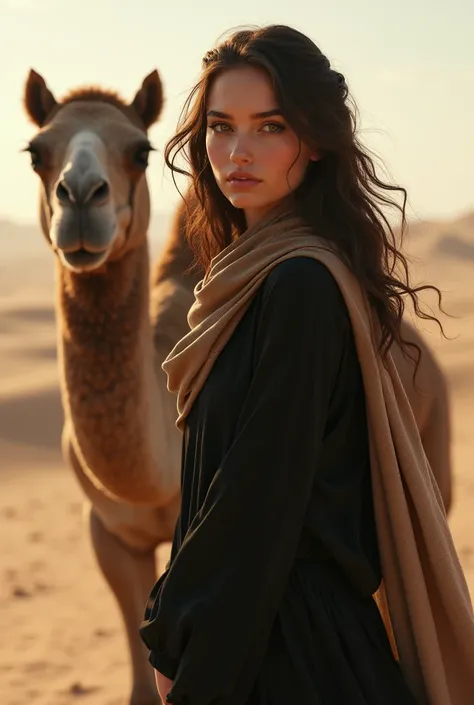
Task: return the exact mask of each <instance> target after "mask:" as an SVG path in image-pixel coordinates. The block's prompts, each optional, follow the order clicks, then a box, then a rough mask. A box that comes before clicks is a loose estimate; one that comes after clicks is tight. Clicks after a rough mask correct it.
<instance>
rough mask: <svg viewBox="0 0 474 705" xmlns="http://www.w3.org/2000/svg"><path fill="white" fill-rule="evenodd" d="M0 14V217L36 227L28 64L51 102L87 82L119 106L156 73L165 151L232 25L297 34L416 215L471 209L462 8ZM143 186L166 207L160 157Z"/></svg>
mask: <svg viewBox="0 0 474 705" xmlns="http://www.w3.org/2000/svg"><path fill="white" fill-rule="evenodd" d="M0 8H1V23H0V39H1V41H0V52H1V58H2V66H3V69H2V74H1V77H0V85H1V95H2V109H3V116H2V130H1V134H0V163H1V168H2V186H3V187H2V189H1V191H0V218H9V219H12V220H15V221H20V222H23V221H26V222H31V221H34V220H35V219H36V213H37V190H38V189H37V187H38V184H37V179H36V177H35V175H34V174H33V173H32V172H30V168H29V160H28V155H25V154H21V153H20V150H21V148H22V147H23V146H24V145H25V143H26V141H27V140H28V139H29V137H30V136H31V135H32V134H33V131H34V128H33V126H32V125H31V124H30V123H29V122H28V121H27V119H26V117H25V116H24V113H23V109H22V92H23V86H24V82H25V80H26V77H27V75H28V71H29V69H30V67H31V68H34V69H35V70H36V71H38V72H39V73H41V74H42V75H43V77H44V78H45V79H46V82H47V83H48V86H49V87H50V89H51V90H52V91H53V93H54V94H55V96H56V97H57V98H59V97H60V96H61V95H62V94H63V93H64V92H66V91H68V90H69V89H70V88H72V87H75V86H77V85H80V84H88V83H97V84H100V85H102V86H104V87H110V88H114V89H117V90H118V91H119V92H120V93H121V94H122V95H123V96H124V97H125V98H126V99H127V100H130V99H131V98H132V97H133V95H134V93H135V91H136V90H137V89H138V87H139V86H140V83H141V81H142V79H143V78H144V77H145V75H146V74H147V73H149V72H150V71H151V70H153V69H154V68H157V69H158V70H159V72H160V74H161V77H162V80H163V83H164V88H165V96H166V105H165V109H164V111H163V114H162V118H161V120H160V122H159V124H158V125H157V126H155V127H153V128H152V130H151V132H150V136H151V140H152V142H153V144H154V145H155V147H156V148H158V149H159V150H162V148H163V145H164V143H165V140H166V139H167V138H168V137H169V136H170V135H171V134H172V133H173V130H174V128H175V125H176V121H177V118H178V114H179V111H180V108H181V106H182V104H183V101H184V98H185V97H186V94H187V92H188V90H189V89H190V88H191V86H192V84H193V82H194V81H195V79H196V77H197V75H198V72H199V68H200V61H201V57H202V56H203V54H204V53H205V52H206V51H207V50H208V49H209V48H210V47H211V46H212V45H213V44H214V43H215V41H216V40H217V38H218V37H219V36H220V35H221V34H222V33H224V32H226V30H228V29H230V28H234V27H236V26H241V25H249V24H258V25H260V24H266V23H285V24H291V25H293V26H295V27H296V28H298V29H300V30H302V31H304V32H305V33H306V34H308V35H309V36H310V37H311V38H312V39H313V40H314V41H315V42H316V43H317V44H318V45H319V46H320V48H321V49H322V50H323V51H324V52H325V53H326V54H327V55H328V57H329V59H330V60H331V62H332V64H333V66H334V67H335V68H337V69H338V70H340V71H342V72H343V73H344V75H345V76H346V79H347V82H348V85H349V88H350V90H351V92H352V94H353V96H354V97H355V99H356V101H357V103H358V105H359V109H360V113H361V118H362V128H363V134H364V139H365V140H366V142H367V144H368V145H369V146H370V147H372V148H374V149H375V150H376V151H377V153H379V154H380V155H381V156H382V157H383V159H384V161H385V163H386V164H387V167H388V169H389V172H390V174H391V175H392V176H393V178H394V179H397V180H398V181H399V182H401V184H402V185H404V186H405V187H406V188H407V189H408V191H409V197H410V202H411V205H412V206H413V208H414V209H415V212H416V215H417V216H419V217H450V216H452V215H454V214H456V213H459V212H464V211H467V210H469V209H472V208H473V207H474V195H473V185H472V170H471V164H472V162H473V161H474V140H473V138H472V134H471V133H472V113H473V109H474V98H473V92H472V84H473V78H474V43H473V42H472V36H471V35H472V26H473V21H474V4H472V3H471V2H470V0H454V1H452V2H449V3H446V2H440V1H439V0H438V1H436V0H435V2H428V0H414V1H409V0H399V2H398V3H392V4H388V3H375V2H373V0H372V1H370V0H359V2H357V3H354V2H351V1H350V0H339V2H337V3H308V2H305V1H304V0H296V1H293V2H289V3H288V2H282V1H281V0H275V1H273V2H270V1H269V0H261V2H260V3H258V4H256V3H255V2H251V1H250V0H241V2H239V3H217V2H210V1H209V0H203V1H202V2H199V3H198V2H191V0H182V1H181V2H174V3H173V2H168V3H160V2H151V0H134V2H126V3H123V4H122V5H121V4H120V3H117V2H116V1H115V0H114V1H113V2H112V0H95V1H92V0H82V2H74V3H68V2H64V1H63V2H59V1H58V0H42V1H40V0H0ZM149 178H150V186H151V193H152V199H153V209H154V210H170V209H171V208H172V207H173V204H174V203H176V201H177V198H178V195H177V193H176V191H175V188H174V186H173V184H172V182H171V179H170V176H169V174H166V173H165V174H164V169H163V161H162V152H161V151H159V152H158V153H155V154H153V155H152V160H151V166H150V169H149Z"/></svg>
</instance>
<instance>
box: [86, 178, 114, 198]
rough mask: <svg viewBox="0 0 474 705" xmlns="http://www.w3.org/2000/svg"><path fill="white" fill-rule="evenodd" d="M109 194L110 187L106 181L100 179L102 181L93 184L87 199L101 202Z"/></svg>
mask: <svg viewBox="0 0 474 705" xmlns="http://www.w3.org/2000/svg"><path fill="white" fill-rule="evenodd" d="M109 196H110V187H109V185H108V183H107V182H106V181H102V183H100V184H97V186H95V187H94V188H93V189H92V191H91V194H90V197H89V199H88V200H89V201H92V202H93V203H94V202H95V203H98V202H99V203H101V202H103V201H105V200H107V198H108V197H109Z"/></svg>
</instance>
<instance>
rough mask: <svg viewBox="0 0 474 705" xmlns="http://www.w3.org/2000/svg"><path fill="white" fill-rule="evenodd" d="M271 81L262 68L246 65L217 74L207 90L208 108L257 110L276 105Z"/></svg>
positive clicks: (218, 109)
mask: <svg viewBox="0 0 474 705" xmlns="http://www.w3.org/2000/svg"><path fill="white" fill-rule="evenodd" d="M277 107H278V103H277V100H276V96H275V92H274V90H273V85H272V81H271V79H270V77H269V75H268V73H267V72H266V71H265V70H264V69H260V68H256V67H253V66H245V67H238V68H232V69H227V70H226V71H223V72H222V73H221V74H219V75H218V76H217V77H216V78H215V79H214V82H213V84H212V86H211V89H210V91H209V95H208V100H207V109H208V110H217V111H221V112H225V113H230V114H233V113H237V112H239V113H240V112H241V113H245V112H248V113H259V112H265V111H267V110H271V109H272V108H277Z"/></svg>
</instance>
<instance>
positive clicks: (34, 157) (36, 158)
mask: <svg viewBox="0 0 474 705" xmlns="http://www.w3.org/2000/svg"><path fill="white" fill-rule="evenodd" d="M25 152H29V154H30V163H31V167H32V169H33V170H34V171H37V169H39V168H40V167H41V156H40V153H39V152H38V150H37V149H35V148H34V147H32V146H28V147H27V148H26V149H25Z"/></svg>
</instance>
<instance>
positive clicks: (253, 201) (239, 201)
mask: <svg viewBox="0 0 474 705" xmlns="http://www.w3.org/2000/svg"><path fill="white" fill-rule="evenodd" d="M227 199H228V200H229V201H230V203H232V205H233V206H234V208H241V209H245V208H265V207H266V205H267V201H262V199H259V198H255V197H252V195H251V194H247V193H232V194H227Z"/></svg>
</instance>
